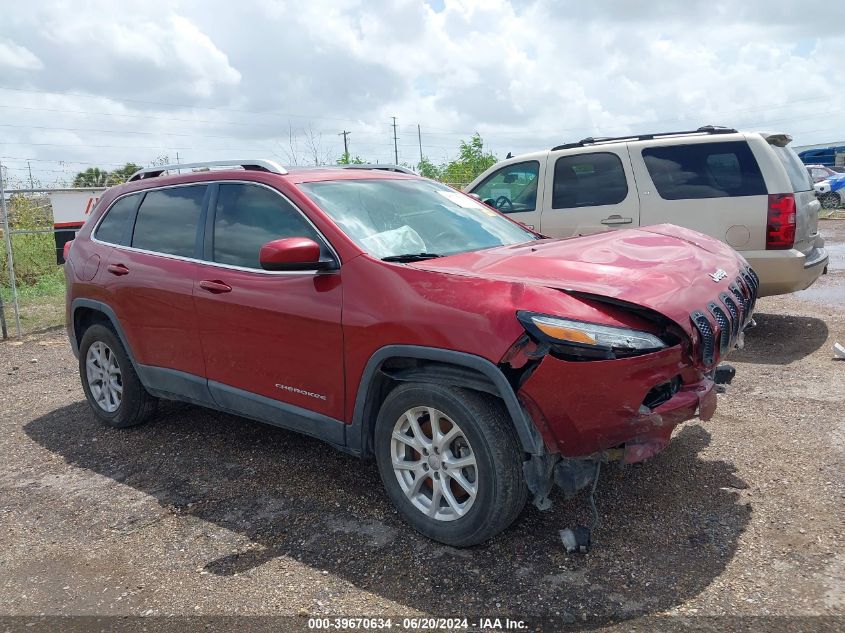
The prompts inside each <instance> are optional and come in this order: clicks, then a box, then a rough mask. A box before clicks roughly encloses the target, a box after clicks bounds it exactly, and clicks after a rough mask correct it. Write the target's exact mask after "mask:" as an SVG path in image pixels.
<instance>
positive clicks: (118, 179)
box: [109, 163, 141, 185]
mask: <svg viewBox="0 0 845 633" xmlns="http://www.w3.org/2000/svg"><path fill="white" fill-rule="evenodd" d="M139 169H141V166H140V165H136V164H135V163H126V164H125V165H124V166H123V167H121V168H119V169H115V170H114V171H113V172H111V174H109V176H110V178H109V184H110V185H117V184H119V183H122V182H126V181H127V180H129V177H130V176H131V175H132V174H134V173H135V172H136V171H138V170H139Z"/></svg>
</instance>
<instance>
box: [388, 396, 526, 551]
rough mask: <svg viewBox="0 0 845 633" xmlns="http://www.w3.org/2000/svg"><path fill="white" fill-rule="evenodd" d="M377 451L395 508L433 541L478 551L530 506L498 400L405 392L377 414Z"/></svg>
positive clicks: (508, 425)
mask: <svg viewBox="0 0 845 633" xmlns="http://www.w3.org/2000/svg"><path fill="white" fill-rule="evenodd" d="M374 445H375V453H376V461H377V463H378V468H379V473H380V475H381V479H382V482H383V483H384V487H385V489H386V490H387V493H388V495H389V496H390V498H391V500H392V501H393V503H394V505H396V507H397V508H398V509H399V511H400V512H401V513H402V515H403V516H404V517H405V519H406V520H407V521H408V523H410V524H411V525H412V526H413V527H414V528H415V529H416V530H417V531H419V532H421V533H422V534H424V535H425V536H428V537H429V538H432V539H434V540H436V541H440V542H441V543H446V544H447V545H452V546H455V547H465V546H469V545H476V544H478V543H481V542H483V541H486V540H487V539H489V538H491V537H493V536H495V535H496V534H498V533H499V532H501V531H502V530H504V529H505V528H507V527H508V526H509V525H510V524H511V523H512V522H513V521H514V520H515V519H516V517H517V516H518V515H519V513H520V512H521V511H522V509H523V507H524V506H525V502H526V499H527V494H528V490H527V488H526V486H525V481H524V479H523V475H522V462H523V460H524V457H523V455H522V452H521V450H520V447H519V443H518V440H517V438H516V433H515V430H514V428H513V425H512V423H511V422H510V419H509V417H508V415H507V412H506V411H505V408H504V406H503V405H502V402H501V401H500V400H498V399H497V398H494V397H492V396H489V395H487V394H481V393H478V392H475V391H470V390H467V389H457V388H452V387H445V386H441V385H434V384H420V383H407V384H403V385H400V386H399V387H397V388H396V389H394V390H393V391H392V392H391V393H390V394H389V395H388V396H387V398H386V399H385V401H384V404H383V405H382V407H381V410H380V411H379V415H378V419H377V421H376V428H375V437H374Z"/></svg>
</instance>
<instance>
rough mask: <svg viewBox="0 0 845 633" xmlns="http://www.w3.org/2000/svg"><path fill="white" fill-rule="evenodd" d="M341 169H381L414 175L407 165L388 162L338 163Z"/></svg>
mask: <svg viewBox="0 0 845 633" xmlns="http://www.w3.org/2000/svg"><path fill="white" fill-rule="evenodd" d="M339 167H341V168H342V169H380V170H381V171H397V172H399V173H400V174H413V175H415V176H416V172H415V171H413V170H411V169H408V168H407V167H402V166H401V165H391V164H390V163H358V164H355V163H352V164H349V165H339Z"/></svg>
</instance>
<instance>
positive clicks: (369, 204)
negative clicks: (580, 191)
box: [299, 178, 537, 259]
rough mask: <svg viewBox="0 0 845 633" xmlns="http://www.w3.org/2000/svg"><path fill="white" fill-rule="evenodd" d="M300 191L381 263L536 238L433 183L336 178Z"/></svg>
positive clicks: (454, 192)
mask: <svg viewBox="0 0 845 633" xmlns="http://www.w3.org/2000/svg"><path fill="white" fill-rule="evenodd" d="M299 187H300V188H301V189H302V190H303V191H304V192H305V193H306V195H308V196H309V197H310V198H311V199H312V200H313V201H314V202H315V203H316V204H317V206H319V207H320V208H321V209H323V211H325V212H326V213H327V214H328V215H329V216H330V217H331V218H332V220H333V221H334V222H335V224H337V225H338V226H339V227H340V228H341V229H342V230H343V231H344V232H345V233H346V234H347V235H348V236H349V237H350V238H352V240H353V241H354V242H355V243H356V244H358V245H359V246H360V247H361V248H362V249H363V250H364V251H366V252H368V253H370V254H371V255H373V256H374V257H378V258H382V259H384V258H399V257H403V256H406V255H409V256H413V255H420V254H423V255H425V256H435V257H436V256H440V255H452V254H455V253H464V252H468V251H476V250H481V249H484V248H492V247H495V246H506V245H510V244H521V243H524V242H528V241H531V240H535V239H537V236H536V234H534V233H531V232H530V231H528V230H526V229H524V228H522V227H521V226H520V225H518V224H516V223H515V222H511V221H510V220H508V219H507V218H505V217H504V216H502V215H500V214H499V213H497V212H496V211H494V210H493V209H491V208H490V207H488V206H487V205H485V204H482V203H480V202H478V201H476V200H474V199H473V198H470V197H469V196H466V195H464V194H462V193H461V192H459V191H455V190H454V189H451V188H449V187H447V186H446V185H441V184H439V183H435V182H431V181H429V180H415V179H414V180H411V179H408V180H405V179H402V180H399V179H396V180H394V179H386V178H385V179H381V178H379V179H367V180H338V181H325V182H308V183H303V184H301V185H299Z"/></svg>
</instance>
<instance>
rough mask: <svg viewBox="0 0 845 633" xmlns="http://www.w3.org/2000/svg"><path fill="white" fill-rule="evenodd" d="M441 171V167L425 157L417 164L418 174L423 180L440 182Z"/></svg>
mask: <svg viewBox="0 0 845 633" xmlns="http://www.w3.org/2000/svg"><path fill="white" fill-rule="evenodd" d="M440 171H441V170H440V167H438V166H437V165H435V164H434V163H432V162H431V161H430V160H429V159H428V157H427V156H423V158H422V160H421V161H420V162H419V163H418V164H417V173H418V174H419V175H420V176H422V177H423V178H431V179H433V180H439V179H440Z"/></svg>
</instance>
